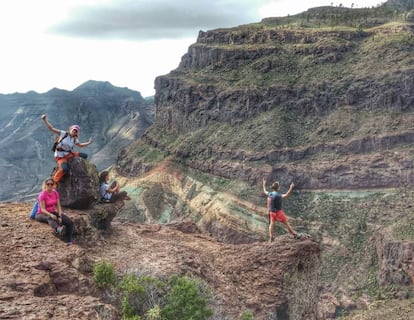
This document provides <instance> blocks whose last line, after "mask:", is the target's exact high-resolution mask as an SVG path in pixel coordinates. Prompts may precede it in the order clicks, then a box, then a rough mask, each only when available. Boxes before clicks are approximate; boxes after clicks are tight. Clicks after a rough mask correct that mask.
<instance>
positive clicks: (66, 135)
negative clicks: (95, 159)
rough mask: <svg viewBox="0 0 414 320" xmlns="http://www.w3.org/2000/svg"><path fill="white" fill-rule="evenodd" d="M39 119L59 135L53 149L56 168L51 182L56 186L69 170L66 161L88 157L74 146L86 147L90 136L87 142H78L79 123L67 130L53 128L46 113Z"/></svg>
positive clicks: (90, 139)
mask: <svg viewBox="0 0 414 320" xmlns="http://www.w3.org/2000/svg"><path fill="white" fill-rule="evenodd" d="M41 119H42V120H43V122H44V123H45V125H46V127H47V128H48V129H49V130H50V131H52V132H53V133H55V134H57V135H58V137H59V138H58V140H57V144H56V149H55V150H54V156H55V160H56V164H57V170H56V172H55V173H54V175H53V182H54V183H55V187H57V186H58V184H59V182H60V181H61V180H62V178H63V176H64V175H65V174H66V172H67V171H68V170H69V167H68V163H67V162H68V160H69V159H71V158H73V157H82V158H84V159H86V158H87V157H88V155H87V154H86V153H81V152H77V151H74V147H75V146H77V147H80V148H83V147H87V146H89V145H90V144H91V143H92V138H89V141H87V142H83V143H80V142H79V140H78V135H79V132H80V127H79V125H77V124H74V125H72V126H70V127H69V130H68V131H63V130H59V129H56V128H54V127H53V126H52V124H51V123H50V122H49V121H48V120H47V117H46V114H43V115H42V116H41Z"/></svg>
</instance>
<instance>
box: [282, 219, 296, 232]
mask: <svg viewBox="0 0 414 320" xmlns="http://www.w3.org/2000/svg"><path fill="white" fill-rule="evenodd" d="M285 226H286V228H287V229H288V231H289V233H290V234H291V235H292V236H295V235H296V232H295V231H293V229H292V227H291V226H290V224H289V222H288V221H287V220H286V223H285Z"/></svg>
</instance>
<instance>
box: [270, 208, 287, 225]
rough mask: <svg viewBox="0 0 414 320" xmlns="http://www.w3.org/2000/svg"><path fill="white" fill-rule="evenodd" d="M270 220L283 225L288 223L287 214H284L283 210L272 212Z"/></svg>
mask: <svg viewBox="0 0 414 320" xmlns="http://www.w3.org/2000/svg"><path fill="white" fill-rule="evenodd" d="M269 214H270V219H271V220H272V221H279V222H282V223H286V222H287V218H286V215H285V213H284V212H283V210H278V211H276V212H270V213H269Z"/></svg>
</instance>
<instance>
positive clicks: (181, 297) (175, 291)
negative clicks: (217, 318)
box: [161, 276, 213, 320]
mask: <svg viewBox="0 0 414 320" xmlns="http://www.w3.org/2000/svg"><path fill="white" fill-rule="evenodd" d="M168 285H169V291H168V294H167V297H166V305H165V307H164V308H163V309H162V310H161V314H162V316H163V318H165V319H180V320H187V319H188V320H204V319H207V318H208V317H210V316H211V315H212V314H213V312H212V310H211V309H210V308H208V307H207V294H206V293H205V292H203V290H202V288H201V285H200V284H198V283H197V282H196V281H195V280H192V279H188V278H185V277H178V276H172V277H171V278H170V279H169V281H168Z"/></svg>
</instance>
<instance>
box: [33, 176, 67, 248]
mask: <svg viewBox="0 0 414 320" xmlns="http://www.w3.org/2000/svg"><path fill="white" fill-rule="evenodd" d="M38 201H39V209H38V211H37V213H36V216H35V220H36V221H39V222H45V223H46V222H47V223H48V224H49V225H50V226H51V227H52V228H53V230H55V232H56V233H57V234H61V233H62V231H63V226H64V227H65V228H66V243H67V244H68V245H70V244H72V234H73V222H72V220H71V219H70V218H69V217H68V216H67V215H65V214H63V213H62V207H61V206H60V200H59V193H58V192H57V191H56V190H55V189H54V188H53V179H52V178H48V179H46V180H45V181H44V182H43V191H42V192H41V193H40V194H39V197H38Z"/></svg>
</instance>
